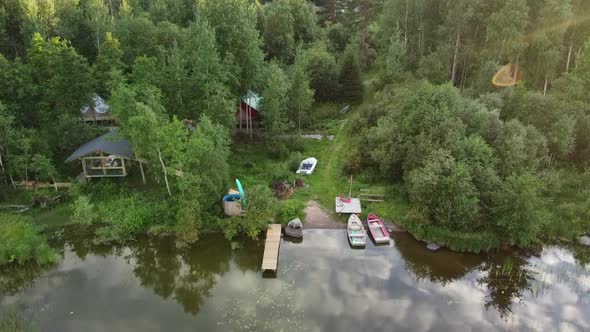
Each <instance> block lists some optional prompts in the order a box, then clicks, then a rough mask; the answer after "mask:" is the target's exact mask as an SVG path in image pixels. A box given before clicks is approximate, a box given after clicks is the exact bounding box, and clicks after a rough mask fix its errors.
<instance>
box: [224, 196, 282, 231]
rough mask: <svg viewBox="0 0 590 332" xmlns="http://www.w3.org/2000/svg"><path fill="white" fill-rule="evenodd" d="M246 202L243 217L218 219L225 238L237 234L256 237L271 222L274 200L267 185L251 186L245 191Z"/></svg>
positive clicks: (274, 207)
mask: <svg viewBox="0 0 590 332" xmlns="http://www.w3.org/2000/svg"><path fill="white" fill-rule="evenodd" d="M247 199H248V204H247V205H246V207H245V210H246V214H245V215H244V217H243V218H237V217H236V218H224V219H219V220H218V225H219V226H220V227H221V229H222V230H223V234H224V235H225V238H226V239H228V240H231V239H233V238H234V237H236V236H237V235H238V234H246V235H248V236H249V237H251V238H253V239H254V238H256V237H258V235H259V234H260V231H262V230H265V229H266V228H267V227H268V224H270V223H272V222H273V219H274V214H275V209H276V200H275V199H274V197H273V195H272V192H271V191H270V189H269V188H268V187H267V186H261V185H257V186H253V187H251V188H250V189H249V190H248V193H247Z"/></svg>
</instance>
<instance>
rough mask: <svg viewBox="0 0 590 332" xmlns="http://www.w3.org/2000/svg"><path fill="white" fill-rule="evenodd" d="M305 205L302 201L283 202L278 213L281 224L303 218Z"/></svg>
mask: <svg viewBox="0 0 590 332" xmlns="http://www.w3.org/2000/svg"><path fill="white" fill-rule="evenodd" d="M304 208H305V205H304V204H303V202H302V201H299V200H294V199H290V200H288V201H285V202H283V204H281V207H280V208H279V211H278V212H277V221H278V222H280V223H286V222H288V221H290V220H293V219H295V218H302V217H303V209H304Z"/></svg>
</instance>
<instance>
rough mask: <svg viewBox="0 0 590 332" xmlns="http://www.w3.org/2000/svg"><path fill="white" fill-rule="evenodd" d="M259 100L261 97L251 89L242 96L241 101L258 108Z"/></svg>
mask: <svg viewBox="0 0 590 332" xmlns="http://www.w3.org/2000/svg"><path fill="white" fill-rule="evenodd" d="M261 100H262V97H260V96H259V95H258V94H257V93H256V92H253V91H251V90H248V92H247V93H246V95H245V96H244V97H242V101H243V102H244V103H246V104H248V105H249V106H250V107H252V108H253V109H255V110H258V106H260V101H261Z"/></svg>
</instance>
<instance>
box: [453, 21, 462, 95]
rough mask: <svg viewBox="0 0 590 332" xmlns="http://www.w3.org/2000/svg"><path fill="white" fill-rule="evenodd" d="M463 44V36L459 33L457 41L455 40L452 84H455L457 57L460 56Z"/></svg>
mask: <svg viewBox="0 0 590 332" xmlns="http://www.w3.org/2000/svg"><path fill="white" fill-rule="evenodd" d="M460 42H461V34H460V33H459V32H458V31H457V39H455V54H454V55H453V69H451V83H453V85H454V84H455V76H456V72H457V57H458V56H459V45H460Z"/></svg>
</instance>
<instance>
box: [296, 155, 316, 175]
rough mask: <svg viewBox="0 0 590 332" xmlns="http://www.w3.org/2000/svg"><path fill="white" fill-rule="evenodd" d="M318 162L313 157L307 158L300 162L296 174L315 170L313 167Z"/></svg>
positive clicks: (306, 173)
mask: <svg viewBox="0 0 590 332" xmlns="http://www.w3.org/2000/svg"><path fill="white" fill-rule="evenodd" d="M317 164H318V160H317V159H315V158H314V157H311V158H307V159H305V160H303V161H302V162H301V165H299V169H298V170H297V172H296V173H297V174H304V175H311V174H312V173H313V171H315V167H316V165H317Z"/></svg>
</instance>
